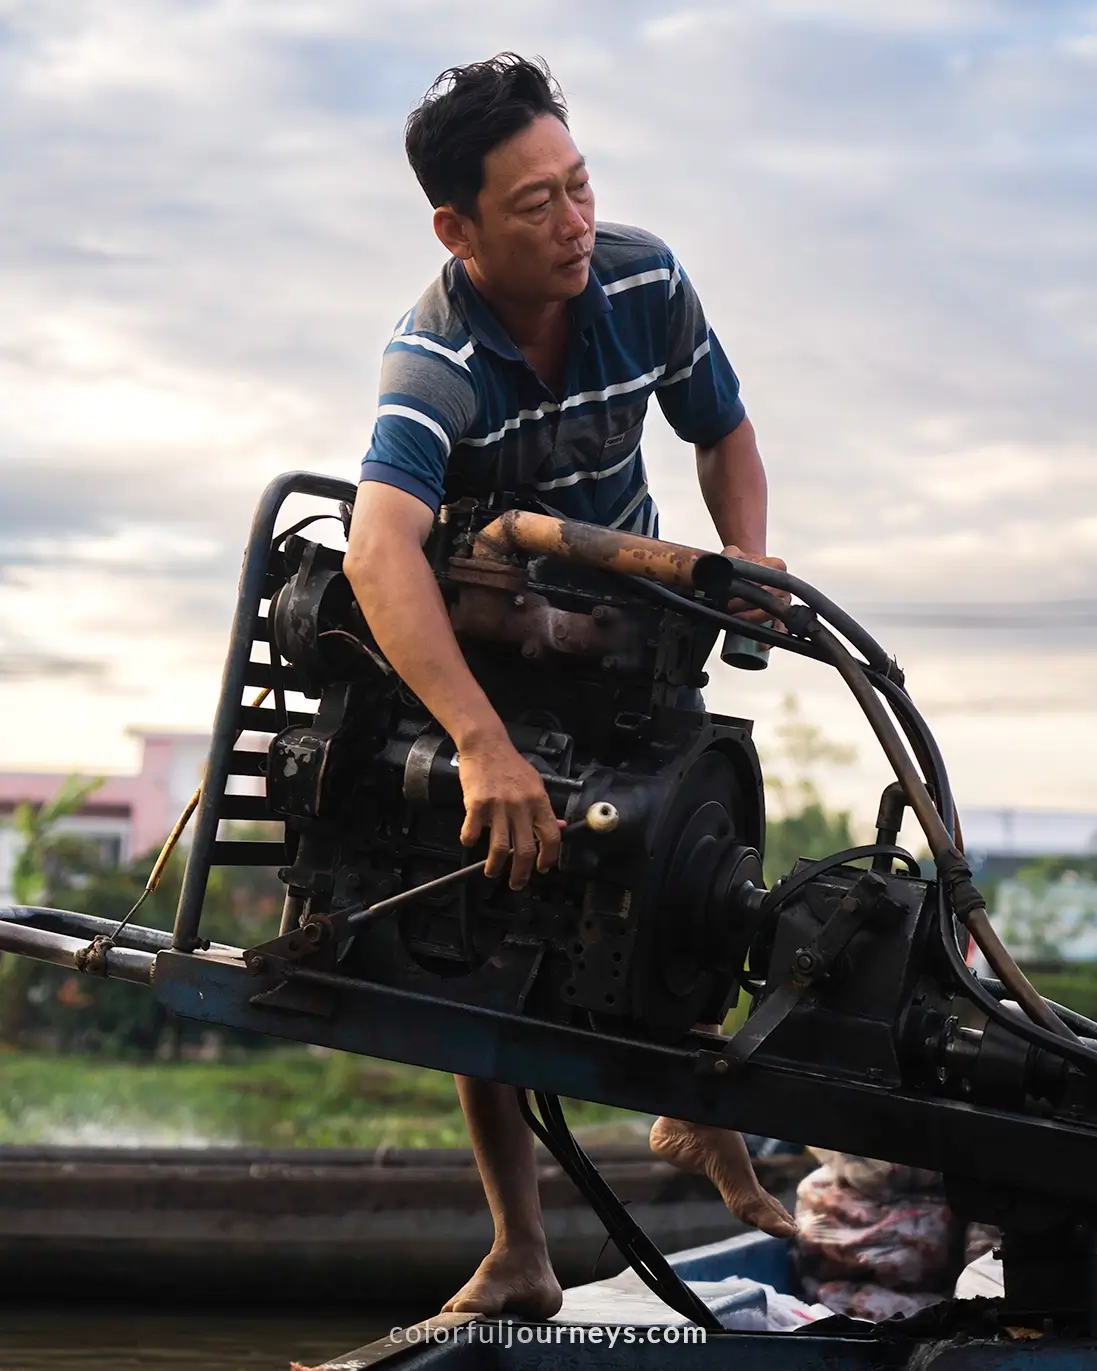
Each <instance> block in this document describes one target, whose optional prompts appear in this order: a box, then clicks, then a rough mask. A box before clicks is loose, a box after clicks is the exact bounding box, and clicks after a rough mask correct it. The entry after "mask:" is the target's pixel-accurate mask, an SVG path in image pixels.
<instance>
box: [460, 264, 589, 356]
mask: <svg viewBox="0 0 1097 1371" xmlns="http://www.w3.org/2000/svg"><path fill="white" fill-rule="evenodd" d="M449 276H450V286H451V289H452V291H453V294H454V295H455V296H456V298H457V300H458V302H459V303H460V306H461V311H462V313H463V314H464V316H465V322H466V323H467V324H468V326H469V332H470V333H471V334H472V336H473V337H474V338H475V339H476V341H477V342H478V343H481V344H483V346H484V347H486V348H490V349H491V351H492V352H495V353H498V354H499V356H500V357H505V358H507V360H509V361H514V362H520V361H522V360H523V358H522V354H521V352H520V351H519V349H518V348H517V347H516V346H515V343H514V340H513V338H511V336H510V334H509V333H508V332H507V331H506V329H505V328H504V327H503V325H502V324H501V323H500V322H499V320H498V319H497V318H496V316H495V314H494V312H493V310H492V308H491V306H490V305H489V304H488V302H487V301H486V300H485V299H484V297H483V296H482V295H481V294H480V292H479V291H478V290H477V289H476V287H475V286H474V285H473V284H472V282H471V280H469V274H468V272H467V271H466V270H465V264H464V262H462V261H461V260H460V258H457V257H454V258H451V259H450V262H449ZM612 308H613V305H612V304H611V303H610V299H609V296H608V295H607V294H606V292H605V291H604V290H603V289H602V283H601V282H600V281H599V280H598V277H597V276H595V274H594V272H593V270H591V271H590V272H589V273H588V275H587V283H586V285H585V286H584V287H583V291H582V294H580V295H578V296H576V298H575V299H574V300H572V301H571V322H572V325H573V327H574V329H575V331H576V332H578V333H585V332H586V331H587V329H589V328H590V327H591V325H592V324H595V323H597V321H598V320H599V319H601V317H602V315H603V314H608V313H609V312H610V310H611V309H612Z"/></svg>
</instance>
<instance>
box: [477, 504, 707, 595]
mask: <svg viewBox="0 0 1097 1371" xmlns="http://www.w3.org/2000/svg"><path fill="white" fill-rule="evenodd" d="M519 552H525V553H530V554H534V555H540V556H549V557H559V558H560V559H561V560H562V561H568V562H580V563H582V565H583V566H589V567H597V568H599V569H601V570H604V571H619V572H623V573H624V574H625V575H626V576H642V577H644V578H645V579H646V580H649V581H658V582H659V583H660V584H661V585H665V586H670V587H671V588H672V589H674V590H684V591H687V592H689V591H691V590H693V589H695V588H696V587H697V586H698V584H699V582H700V581H701V580H702V576H701V575H698V563H700V562H703V563H704V573H707V574H711V572H710V567H711V568H713V569H714V570H716V571H717V574H718V564H719V563H720V562H723V563H725V565H726V566H727V571H726V573H725V574H726V576H727V578H728V579H729V580H730V577H731V568H730V566H729V565H727V562H726V559H725V558H723V557H721V556H720V554H719V553H712V552H703V551H701V550H700V549H699V548H695V547H684V546H683V545H682V544H680V543H664V542H661V541H659V539H657V538H644V537H641V536H640V535H639V534H637V533H619V532H617V531H616V530H614V529H609V528H599V527H598V525H597V524H582V523H579V522H577V521H575V520H572V519H556V518H553V517H552V516H551V515H548V514H533V513H530V512H528V511H526V510H521V509H511V510H508V511H507V512H506V514H503V515H500V517H499V518H498V519H494V520H492V522H491V523H490V524H487V525H485V527H484V528H482V529H481V530H480V532H479V533H478V534H477V535H476V539H475V541H474V542H473V545H472V555H473V558H475V559H477V560H485V561H496V562H499V561H504V560H505V559H506V558H508V557H513V556H514V555H515V554H516V553H519ZM704 579H707V575H706V576H705V577H704Z"/></svg>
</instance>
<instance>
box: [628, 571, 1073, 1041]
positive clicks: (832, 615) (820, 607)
mask: <svg viewBox="0 0 1097 1371" xmlns="http://www.w3.org/2000/svg"><path fill="white" fill-rule="evenodd" d="M728 560H729V561H731V562H732V563H733V566H734V569H735V571H736V574H737V576H741V577H742V578H743V579H746V580H754V581H756V582H758V583H760V584H763V585H765V584H768V585H772V586H775V587H777V588H778V589H783V590H788V591H790V592H791V593H793V594H796V595H798V596H799V598H800V599H801V600H803V601H804V602H805V603H806V604H808V605H809V606H810V608H811V609H812V610H814V611H815V612H816V613H817V614H818V615H820V616H821V617H823V618H827V619H829V620H830V621H831V622H832V623H833V625H834V627H835V628H837V629H838V631H839V632H841V633H842V634H843V636H844V637H846V638H847V640H848V641H849V642H851V643H852V644H853V645H854V646H855V647H857V648H858V650H859V651H861V652H862V653H863V654H864V656H865V658H866V659H867V666H866V663H865V662H858V661H857V659H856V658H855V657H854V656H853V655H852V654H851V653H850V652H849V651H848V649H846V648H845V647H844V646H843V645H842V644H841V643H840V642H839V641H838V640H837V639H835V638H834V635H833V634H831V633H829V632H828V630H827V629H826V628H825V627H823V625H821V624H818V625H816V626H815V631H814V632H811V634H810V636H811V640H812V646H813V647H815V648H816V651H815V652H809V653H803V654H802V655H805V656H812V657H815V658H816V660H823V661H827V662H829V663H830V665H832V666H834V667H835V668H836V669H837V670H838V672H839V674H840V675H841V676H842V677H843V679H844V680H845V681H846V684H847V685H848V686H849V688H850V690H851V691H852V692H853V695H854V697H855V698H856V699H857V701H858V703H859V704H860V705H861V707H862V709H863V711H864V713H865V715H866V717H867V718H868V721H869V723H870V724H871V726H872V728H873V731H874V732H875V734H876V736H877V738H878V740H879V742H880V744H881V746H882V747H883V749H884V753H885V755H886V756H887V758H888V760H889V761H890V762H891V764H892V767H893V769H894V770H895V773H896V775H897V776H898V778H899V780H900V781H901V783H902V784H903V788H904V790H905V791H906V793H907V797H908V800H909V801H910V803H911V808H912V809H913V810H914V812H915V815H916V817H917V818H918V820H919V823H920V824H921V826H922V829H923V831H924V832H925V834H926V837H927V839H928V840H929V842H930V846H931V848H932V849H933V855H934V858H935V860H937V862H938V864H939V865H940V863H941V862H942V861H947V860H948V859H949V858H953V857H954V858H959V856H960V854H959V853H958V852H957V850H956V848H955V845H954V840H953V828H954V824H955V811H954V806H953V801H952V794H951V789H950V787H949V783H948V777H947V773H946V771H945V767H944V760H943V758H942V757H941V755H940V750H939V749H938V747H937V744H936V740H935V739H934V738H933V735H932V733H931V732H930V730H929V728H928V726H927V725H926V723H925V721H924V720H923V719H922V717H921V715H920V714H919V713H918V710H917V709H916V708H915V706H914V703H913V701H911V699H910V697H909V696H908V695H907V694H906V691H905V689H903V685H902V679H901V673H900V672H898V671H897V668H896V667H895V663H894V662H893V661H892V660H891V659H890V658H889V657H888V656H887V654H886V653H885V652H884V650H883V648H881V647H880V645H879V644H878V643H876V642H875V640H874V639H872V638H871V636H870V635H869V634H867V633H866V632H864V630H862V629H861V628H860V626H859V625H858V624H856V622H855V621H854V620H852V619H851V618H850V616H849V615H847V614H845V612H844V611H842V610H840V609H839V608H838V606H836V605H834V604H833V603H832V602H831V601H829V600H827V598H826V597H825V596H823V595H821V594H820V593H819V592H818V591H816V590H815V589H814V587H812V586H809V585H808V584H807V583H806V582H802V581H800V580H799V578H798V577H793V576H790V575H789V574H788V573H787V572H779V571H776V570H774V569H772V568H768V567H759V566H758V564H757V563H751V562H744V561H742V560H741V559H739V558H729V559H728ZM630 579H631V578H630ZM656 598H659V599H664V600H668V601H669V600H673V601H674V602H675V603H676V604H677V605H678V606H679V607H680V608H681V609H682V610H685V611H690V612H693V613H694V614H697V615H698V617H702V618H708V619H713V620H715V621H717V622H722V623H724V624H725V626H727V627H734V628H735V630H736V631H744V630H751V629H756V628H759V627H760V626H758V625H753V624H745V623H742V622H741V621H739V620H736V619H735V617H734V616H732V615H725V614H721V613H720V612H719V611H715V610H711V609H709V607H708V606H704V605H699V604H697V602H696V601H691V600H689V599H688V598H687V597H685V596H679V595H676V594H674V592H666V593H662V588H661V587H660V593H658V595H657V596H656ZM782 609H784V607H783V606H782ZM786 613H787V611H786ZM775 617H780V618H784V617H785V613H781V614H776V613H775ZM770 635H771V636H770ZM744 636H755V635H754V634H752V633H750V632H749V631H747V632H745V633H744ZM786 638H787V635H785V634H778V633H772V630H770V631H769V634H768V635H767V637H766V638H764V639H762V641H771V642H772V645H773V646H782V647H786V648H788V649H790V650H792V651H796V650H797V649H796V648H794V647H792V642H795V641H796V640H795V639H792V640H791V641H781V640H783V639H786ZM877 690H879V691H880V693H881V694H883V695H884V696H885V698H887V700H888V702H889V704H891V705H892V707H893V708H894V709H895V711H896V716H897V718H898V719H899V722H900V726H901V727H902V728H903V732H904V733H905V734H906V735H907V738H908V740H909V741H910V745H911V748H912V750H913V751H914V753H915V756H916V757H917V760H918V763H919V765H920V766H921V767H922V770H923V772H924V773H925V776H926V780H928V781H929V782H930V783H931V784H932V785H933V788H934V791H935V795H934V796H933V797H931V796H930V794H929V791H928V790H927V789H926V786H925V783H924V782H923V780H922V777H921V776H919V775H918V773H917V771H916V770H915V767H914V764H913V762H912V761H911V758H910V756H909V755H908V754H907V752H906V750H905V749H904V748H903V746H902V744H901V742H900V739H899V736H898V734H897V733H896V732H895V729H894V727H893V725H892V723H891V720H890V719H889V718H888V717H887V714H886V712H885V711H884V709H883V707H882V705H881V703H880V702H879V701H878V700H877V699H876V694H875V692H876V691H877ZM946 820H949V821H951V822H947V823H946ZM942 874H943V873H942ZM786 898H787V896H786ZM938 915H939V918H938V923H939V933H940V937H941V942H942V946H943V948H944V951H945V955H946V958H947V960H948V962H949V965H950V967H951V969H952V971H953V974H954V975H955V977H956V979H957V983H958V987H959V989H960V990H961V993H963V994H964V995H965V996H966V997H967V998H968V999H970V1000H972V1002H973V1003H975V1004H976V1005H977V1006H978V1007H979V1008H980V1009H982V1010H983V1012H984V1013H985V1014H986V1015H987V1016H988V1018H992V1019H994V1020H995V1021H996V1022H998V1023H1000V1024H1002V1025H1003V1026H1004V1027H1006V1028H1008V1029H1011V1030H1013V1031H1015V1032H1016V1033H1017V1034H1018V1035H1019V1036H1020V1037H1022V1038H1023V1039H1025V1040H1026V1041H1028V1042H1030V1043H1033V1044H1035V1045H1037V1046H1040V1047H1045V1048H1048V1049H1050V1050H1054V1051H1058V1052H1059V1053H1060V1055H1061V1056H1063V1057H1065V1058H1067V1059H1068V1060H1070V1061H1073V1062H1075V1063H1076V1064H1079V1065H1082V1066H1084V1067H1086V1068H1092V1067H1093V1066H1094V1065H1097V1053H1095V1052H1093V1051H1091V1050H1090V1049H1088V1048H1086V1047H1085V1046H1083V1045H1082V1044H1081V1043H1079V1042H1078V1041H1077V1039H1076V1037H1075V1035H1074V1032H1073V1029H1072V1028H1071V1027H1070V1026H1069V1024H1067V1023H1066V1022H1065V1021H1064V1020H1062V1019H1058V1018H1056V1016H1055V1012H1054V1010H1053V1009H1052V1007H1051V1006H1050V1005H1049V1004H1048V1003H1047V1002H1046V1001H1044V1000H1043V998H1042V997H1041V996H1040V995H1039V994H1038V992H1037V991H1036V990H1035V989H1034V988H1033V987H1032V986H1031V985H1029V983H1028V981H1027V979H1026V978H1025V977H1024V975H1023V973H1022V972H1021V971H1020V968H1018V967H1017V965H1016V963H1015V962H1013V960H1012V958H1009V957H1008V953H1007V952H1006V951H1005V949H1004V948H1002V947H1001V945H1000V943H999V942H998V939H997V936H996V935H994V942H995V943H998V947H999V951H1000V952H1001V953H1002V954H1003V955H1004V956H1005V957H1006V958H1008V961H1009V963H1010V969H1011V970H1012V971H1013V972H1014V973H1015V979H1016V980H1017V982H1018V988H1017V989H1014V990H1011V991H1010V993H1011V995H1013V996H1014V997H1015V998H1018V999H1022V1000H1023V1001H1028V1005H1027V1010H1026V1012H1028V1013H1030V1014H1032V1015H1035V1016H1036V1020H1037V1021H1036V1022H1031V1021H1029V1020H1025V1019H1022V1018H1020V1017H1019V1016H1017V1015H1014V1014H1009V1013H1008V1012H1006V1011H1004V1010H1002V1009H1001V1008H1000V1006H999V1004H998V1001H997V1000H995V999H994V997H993V996H992V995H991V994H990V993H989V992H988V991H987V990H985V989H984V988H983V987H982V986H981V985H980V984H979V982H978V980H977V979H976V977H975V976H974V974H973V973H972V972H971V970H970V968H969V967H968V966H967V963H966V962H965V960H964V957H963V954H962V952H961V951H960V948H959V946H958V944H957V941H956V929H955V926H954V924H953V914H952V910H951V908H950V906H949V902H948V894H947V891H946V889H945V884H944V881H943V880H941V879H939V880H938ZM976 916H981V917H980V918H979V922H980V925H981V926H980V928H979V935H980V936H979V937H978V939H977V940H978V941H979V942H980V946H982V945H983V941H984V939H985V938H986V937H987V934H988V930H989V921H988V920H987V919H986V914H985V908H984V909H982V910H975V911H974V912H969V915H968V918H969V919H972V920H973V921H974V919H975V918H976ZM969 931H973V932H974V930H969ZM989 931H990V932H993V930H989ZM985 951H986V949H985V947H984V952H985ZM1025 992H1027V993H1025ZM1040 1021H1043V1022H1049V1023H1053V1024H1054V1025H1055V1027H1054V1028H1043V1027H1041V1026H1040ZM1056 1029H1058V1030H1060V1031H1056Z"/></svg>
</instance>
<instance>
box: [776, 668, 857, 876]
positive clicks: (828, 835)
mask: <svg viewBox="0 0 1097 1371" xmlns="http://www.w3.org/2000/svg"><path fill="white" fill-rule="evenodd" d="M781 714H782V718H781V722H780V724H778V726H777V729H776V730H775V731H776V735H777V743H776V745H775V746H774V747H773V748H771V749H768V750H766V751H764V752H763V753H762V767H763V770H764V772H765V778H766V804H767V807H768V809H769V819H768V822H767V824H766V855H765V876H766V884H767V885H770V886H772V885H773V884H774V882H776V881H777V880H779V879H780V877H782V876H787V875H788V873H789V872H790V871H791V870H792V868H793V866H794V865H795V864H796V860H797V858H799V857H809V858H817V857H827V856H829V855H830V854H831V853H832V852H841V851H842V849H843V848H847V847H852V846H853V844H854V841H855V839H854V836H853V830H852V829H851V827H850V819H849V814H848V812H846V811H845V810H841V811H834V810H829V809H827V808H826V806H825V805H824V803H823V798H822V792H821V789H820V778H821V776H822V775H823V774H824V773H825V772H826V771H828V770H833V769H834V768H841V767H847V766H849V765H850V764H851V763H852V762H853V761H854V760H855V759H856V756H857V752H856V749H855V748H853V747H848V746H846V745H845V744H842V743H834V742H830V741H829V740H828V739H827V738H825V737H824V735H823V731H822V729H821V728H819V727H818V726H817V725H816V724H811V723H808V722H807V721H806V720H805V719H804V718H803V716H802V715H801V713H800V705H799V702H798V701H797V699H796V697H795V696H794V695H786V696H785V698H784V700H783V701H782V702H781Z"/></svg>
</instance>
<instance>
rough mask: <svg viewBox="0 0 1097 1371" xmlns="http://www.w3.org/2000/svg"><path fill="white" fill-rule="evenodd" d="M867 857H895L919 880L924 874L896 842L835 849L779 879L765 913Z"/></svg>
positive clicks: (769, 895)
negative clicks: (820, 877)
mask: <svg viewBox="0 0 1097 1371" xmlns="http://www.w3.org/2000/svg"><path fill="white" fill-rule="evenodd" d="M865 857H891V858H893V859H897V860H898V861H901V862H906V864H907V867H908V869H909V871H910V874H911V876H912V877H913V878H914V879H915V880H917V879H918V878H919V877H920V876H921V874H922V873H921V870H920V869H919V866H918V863H917V862H916V861H915V860H914V858H913V857H912V856H911V855H910V853H909V852H907V851H906V849H905V848H902V847H896V846H895V845H894V844H893V843H865V844H864V845H863V846H862V847H847V848H846V849H845V850H844V851H842V852H835V853H833V854H832V855H831V856H829V857H823V858H821V859H820V860H819V861H817V862H811V863H810V864H809V865H808V866H805V867H803V868H802V870H800V871H797V872H796V874H795V875H793V876H786V877H785V879H784V880H783V881H779V882H778V883H777V884H776V885H775V886H774V887H773V889H772V890H771V891H769V892H768V894H767V895H766V897H765V899H764V900H763V901H762V913H763V914H772V913H773V912H774V910H777V909H780V908H781V906H782V905H783V904H785V903H786V902H787V901H789V900H791V899H792V897H793V895H795V894H796V892H797V891H798V890H803V888H804V886H806V885H809V884H810V883H811V882H812V881H814V880H815V878H816V877H817V876H822V875H824V874H825V873H826V872H828V871H833V870H834V868H835V867H837V866H845V865H846V864H847V863H849V862H857V861H860V860H861V859H862V858H865Z"/></svg>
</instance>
